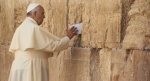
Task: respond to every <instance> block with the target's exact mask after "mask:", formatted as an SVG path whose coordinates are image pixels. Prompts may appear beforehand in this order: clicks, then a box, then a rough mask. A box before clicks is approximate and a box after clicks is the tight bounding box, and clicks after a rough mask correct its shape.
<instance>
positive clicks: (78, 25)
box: [70, 23, 82, 34]
mask: <svg viewBox="0 0 150 81" xmlns="http://www.w3.org/2000/svg"><path fill="white" fill-rule="evenodd" d="M73 26H74V27H76V28H77V30H78V32H77V34H81V31H82V23H79V24H74V25H71V26H70V28H71V27H73Z"/></svg>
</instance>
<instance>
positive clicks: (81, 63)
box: [0, 0, 150, 81]
mask: <svg viewBox="0 0 150 81" xmlns="http://www.w3.org/2000/svg"><path fill="white" fill-rule="evenodd" d="M30 2H37V3H40V4H41V5H42V6H43V7H44V9H45V15H46V18H45V20H44V22H43V24H42V26H43V27H44V28H45V29H48V30H49V31H50V32H52V33H53V34H55V35H57V36H59V37H63V36H65V34H66V30H67V28H68V27H69V26H70V25H72V24H76V23H81V22H82V23H83V30H82V35H77V36H75V37H74V38H73V39H72V40H71V42H70V47H69V48H68V49H66V50H64V51H61V52H59V53H54V54H53V57H50V58H49V69H50V71H49V75H50V81H150V50H149V48H150V45H149V44H150V33H149V31H150V28H149V27H150V24H149V20H150V5H149V4H150V0H24V1H21V0H0V81H7V80H8V76H9V71H10V67H11V63H12V61H13V59H14V55H13V54H11V53H10V52H8V49H9V45H10V42H11V39H12V36H13V33H14V31H15V29H16V28H17V27H18V26H19V25H20V23H21V22H22V21H23V20H24V19H25V17H26V8H27V6H28V4H29V3H30Z"/></svg>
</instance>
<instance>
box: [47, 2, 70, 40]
mask: <svg viewBox="0 0 150 81" xmlns="http://www.w3.org/2000/svg"><path fill="white" fill-rule="evenodd" d="M67 1H68V0H59V1H58V0H50V3H49V5H50V8H49V9H48V10H47V12H48V14H47V16H48V17H49V18H48V22H46V23H49V29H50V31H51V32H52V33H53V34H55V35H57V36H59V37H62V36H64V35H66V29H67V14H68V13H67V12H68V11H67V7H68V6H67V4H68V2H67Z"/></svg>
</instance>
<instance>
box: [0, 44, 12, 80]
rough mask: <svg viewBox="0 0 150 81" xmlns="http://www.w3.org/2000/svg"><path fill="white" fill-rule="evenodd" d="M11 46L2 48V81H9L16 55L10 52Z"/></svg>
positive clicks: (0, 66)
mask: <svg viewBox="0 0 150 81" xmlns="http://www.w3.org/2000/svg"><path fill="white" fill-rule="evenodd" d="M8 48H9V46H5V45H1V46H0V52H1V53H0V81H8V77H9V72H10V67H11V64H12V61H13V59H14V55H13V54H11V53H10V52H8Z"/></svg>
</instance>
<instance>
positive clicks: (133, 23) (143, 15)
mask: <svg viewBox="0 0 150 81" xmlns="http://www.w3.org/2000/svg"><path fill="white" fill-rule="evenodd" d="M149 4H150V1H149V0H135V1H134V3H133V5H132V6H131V10H130V11H129V13H128V15H129V16H130V17H131V19H130V21H129V26H128V27H127V30H126V35H125V38H124V40H123V48H124V49H145V48H146V46H147V45H148V44H147V43H145V41H146V40H145V37H146V36H147V37H149V26H150V24H149V13H148V12H149V10H150V5H149Z"/></svg>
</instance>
